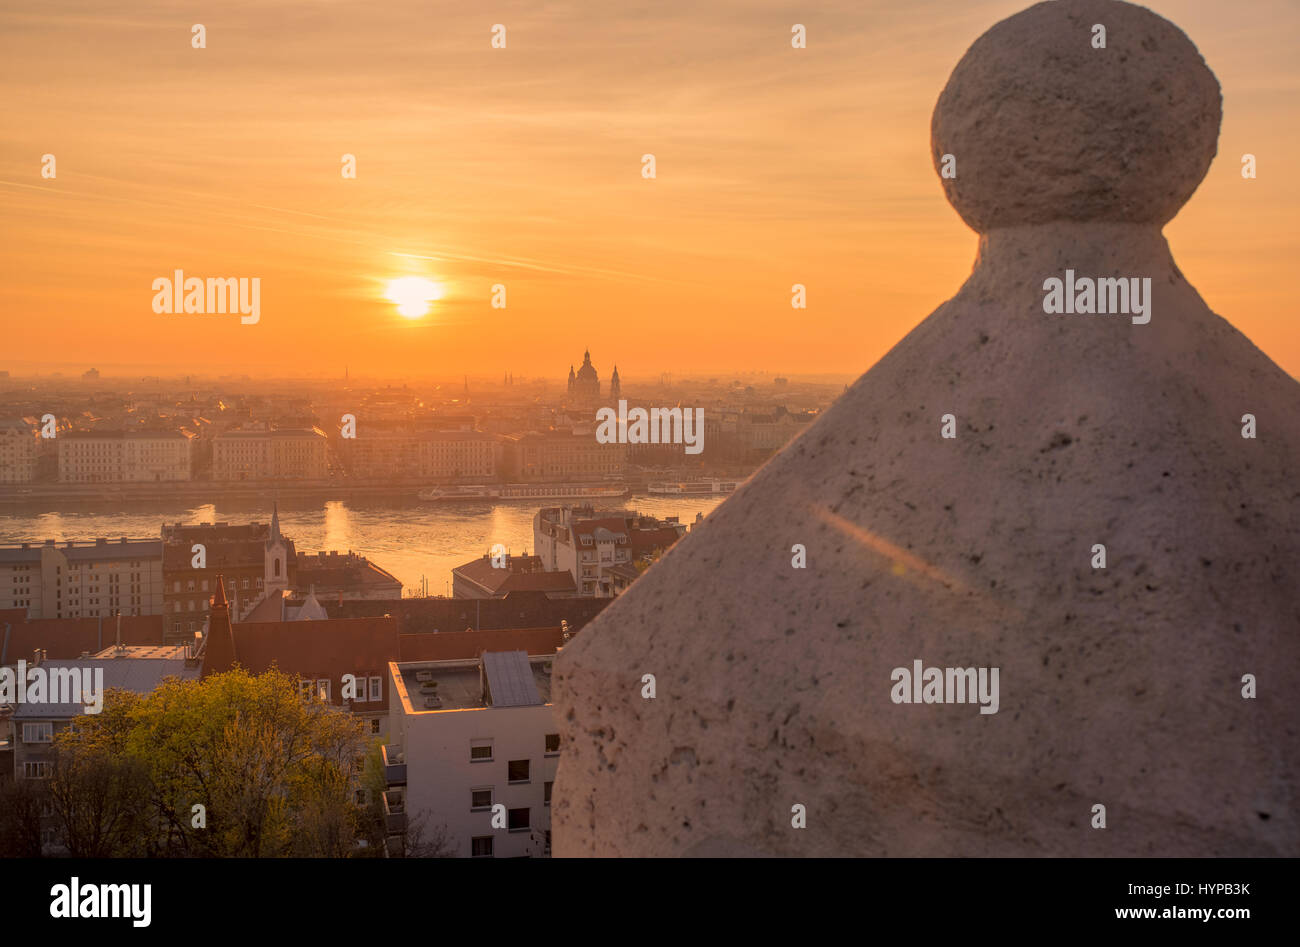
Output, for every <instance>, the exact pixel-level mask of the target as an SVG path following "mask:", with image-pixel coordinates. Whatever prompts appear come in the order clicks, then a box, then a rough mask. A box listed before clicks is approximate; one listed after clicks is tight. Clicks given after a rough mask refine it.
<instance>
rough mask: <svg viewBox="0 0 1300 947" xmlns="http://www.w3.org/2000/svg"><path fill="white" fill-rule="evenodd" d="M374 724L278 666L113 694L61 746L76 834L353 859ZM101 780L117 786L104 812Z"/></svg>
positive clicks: (151, 846) (169, 848) (195, 849)
mask: <svg viewBox="0 0 1300 947" xmlns="http://www.w3.org/2000/svg"><path fill="white" fill-rule="evenodd" d="M362 729H363V728H362V725H361V722H360V721H358V720H356V719H354V718H353V717H352V715H351V714H349V713H347V712H346V711H342V710H339V709H337V708H334V707H332V706H330V705H329V704H327V703H324V702H323V701H319V700H316V699H314V698H304V697H303V696H302V695H301V693H300V692H299V690H298V682H297V679H296V678H293V677H291V676H289V675H287V674H284V673H282V672H280V671H278V670H274V669H273V670H270V671H267V672H266V673H264V674H261V675H257V676H253V675H250V674H248V672H246V671H244V670H242V669H239V668H236V669H234V670H232V671H228V672H226V673H224V674H217V675H213V676H211V677H208V678H204V679H203V680H200V681H182V680H177V679H175V678H173V679H169V680H167V681H164V682H163V683H162V684H161V685H160V686H159V687H158V688H157V689H156V690H154V691H153V692H152V693H150V694H148V695H144V696H140V695H129V694H122V693H121V692H110V694H109V695H108V696H107V697H106V700H105V705H104V711H103V713H101V714H98V715H95V716H84V717H81V718H79V719H78V721H77V722H76V724H75V725H74V726H72V727H70V728H68V729H67V730H66V731H65V732H64V733H62V734H60V735H59V738H58V739H57V740H56V743H57V749H58V759H59V760H60V761H61V762H60V764H56V774H57V773H58V772H59V766H60V765H61V766H63V767H66V771H67V775H66V776H63V777H59V776H57V775H56V779H62V780H63V783H64V785H65V786H66V795H67V797H68V798H67V802H66V804H65V809H66V811H67V813H68V818H67V819H66V820H65V833H68V834H69V838H72V837H74V833H73V831H72V830H75V837H76V838H77V839H78V844H79V845H86V846H92V845H104V844H109V842H110V841H111V839H112V838H114V837H115V836H114V833H115V832H119V831H120V828H121V827H124V826H126V825H133V826H135V828H134V830H133V831H134V832H135V833H136V844H135V846H134V851H137V852H139V853H140V854H144V855H148V856H153V857H160V856H161V857H165V856H178V855H179V856H184V855H190V856H195V855H197V856H226V857H231V856H233V857H248V858H256V857H276V856H290V855H292V856H308V857H340V856H345V855H348V854H351V853H352V852H353V850H354V849H355V848H356V839H357V830H358V827H359V826H360V824H361V821H360V819H359V812H358V807H357V806H356V804H355V802H354V801H353V799H352V786H353V783H354V780H355V779H356V778H357V777H358V776H359V775H360V772H361V770H360V763H361V760H362V759H363V756H364V753H365V750H366V738H365V736H364V735H363V732H362ZM106 756H108V757H112V758H114V759H116V760H118V761H120V766H110V765H108V762H107V761H106ZM137 778H139V780H140V782H139V783H136V782H135V781H134V780H136V779H137ZM96 785H98V786H103V787H110V788H112V789H113V793H112V794H110V798H109V799H106V800H105V804H104V806H103V807H97V806H95V805H93V804H91V802H90V800H89V799H88V798H87V795H88V792H89V791H90V789H91V788H93V787H94V786H96ZM128 786H129V787H130V791H129V798H124V797H123V793H127V787H128Z"/></svg>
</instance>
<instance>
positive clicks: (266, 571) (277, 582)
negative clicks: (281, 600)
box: [262, 503, 289, 595]
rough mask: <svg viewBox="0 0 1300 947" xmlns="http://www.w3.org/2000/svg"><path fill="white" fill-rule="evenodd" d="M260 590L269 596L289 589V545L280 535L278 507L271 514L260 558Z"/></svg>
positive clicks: (276, 505)
mask: <svg viewBox="0 0 1300 947" xmlns="http://www.w3.org/2000/svg"><path fill="white" fill-rule="evenodd" d="M262 562H263V569H262V589H263V594H264V595H270V594H272V593H273V592H275V591H277V590H279V589H287V588H288V587H289V544H288V543H286V542H285V540H284V537H283V536H281V535H280V505H279V504H278V503H277V504H275V506H273V507H272V512H271V535H270V537H269V538H268V539H267V540H266V553H265V555H264V556H263V557H262Z"/></svg>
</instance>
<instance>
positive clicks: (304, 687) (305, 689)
mask: <svg viewBox="0 0 1300 947" xmlns="http://www.w3.org/2000/svg"><path fill="white" fill-rule="evenodd" d="M298 693H300V694H301V695H302V696H303V697H310V696H311V695H312V683H311V681H299V682H298Z"/></svg>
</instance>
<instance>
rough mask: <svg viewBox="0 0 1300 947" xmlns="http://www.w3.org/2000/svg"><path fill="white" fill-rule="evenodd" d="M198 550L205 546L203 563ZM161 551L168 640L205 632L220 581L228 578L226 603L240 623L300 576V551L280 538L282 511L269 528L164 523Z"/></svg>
mask: <svg viewBox="0 0 1300 947" xmlns="http://www.w3.org/2000/svg"><path fill="white" fill-rule="evenodd" d="M195 546H201V547H202V552H203V555H202V557H201V558H198V559H196V554H195ZM162 550H163V576H162V578H163V614H164V615H165V617H166V622H167V628H166V632H167V637H168V639H169V640H176V641H181V640H188V639H189V638H190V637H191V636H192V635H193V634H194V632H196V631H202V630H203V626H204V622H205V621H206V619H207V616H208V611H209V602H210V599H211V597H212V596H213V594H214V593H215V592H216V590H217V580H218V576H224V580H225V594H226V598H227V599H228V600H229V601H230V602H231V603H233V604H232V609H233V614H234V616H235V620H236V621H239V620H240V619H242V618H243V617H244V616H245V615H247V614H248V613H249V612H250V611H251V610H252V609H253V608H254V607H255V606H256V605H257V603H258V602H259V601H261V600H262V599H263V598H264V597H265V596H266V595H267V594H269V593H270V592H272V591H274V590H276V589H285V588H290V587H292V585H293V583H294V580H295V578H296V575H297V551H296V549H295V548H294V544H293V540H291V539H287V538H285V537H284V536H283V535H282V534H281V533H280V514H279V510H278V509H277V510H275V511H274V512H273V513H272V514H271V523H270V525H267V524H266V523H247V524H238V525H232V524H230V523H191V524H181V523H174V524H171V525H166V524H164V525H163V528H162ZM196 561H197V562H198V563H200V565H197V566H196V565H195V563H196Z"/></svg>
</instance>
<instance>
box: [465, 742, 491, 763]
mask: <svg viewBox="0 0 1300 947" xmlns="http://www.w3.org/2000/svg"><path fill="white" fill-rule="evenodd" d="M469 761H470V762H471V763H490V762H492V741H491V740H475V741H473V742H472V743H471V744H470V746H469Z"/></svg>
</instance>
